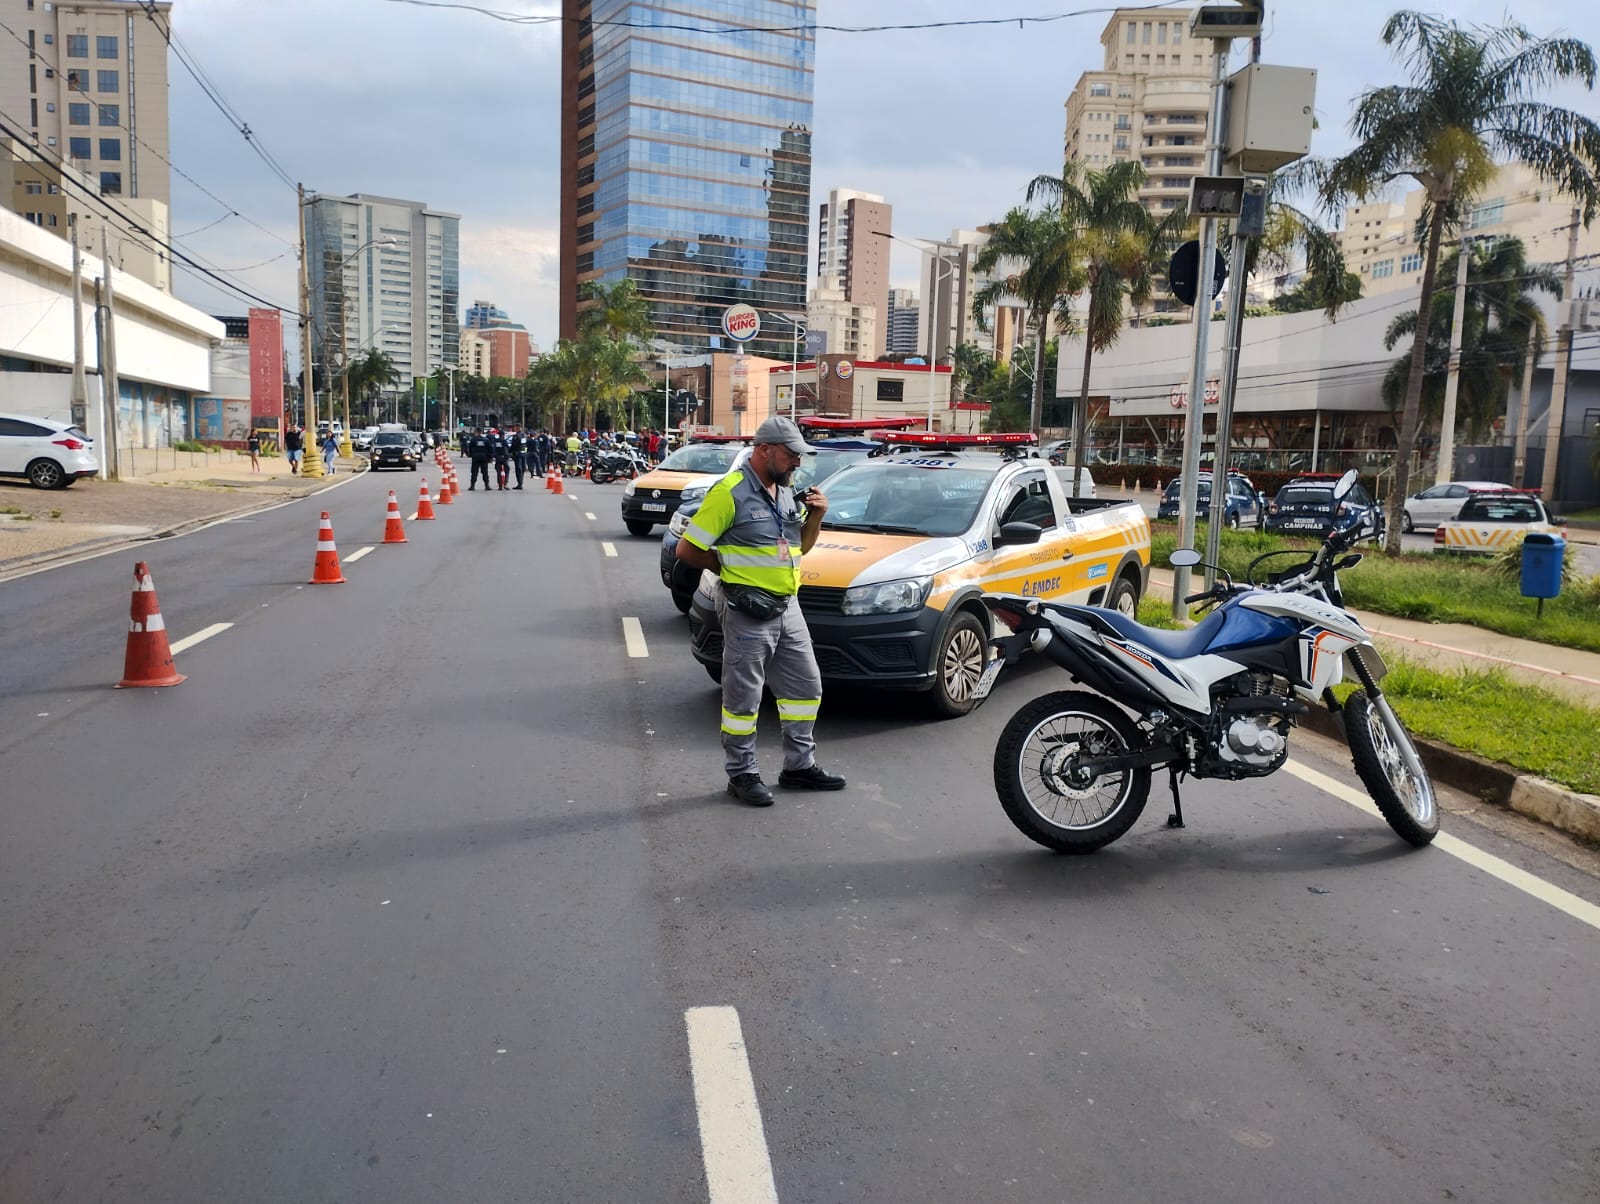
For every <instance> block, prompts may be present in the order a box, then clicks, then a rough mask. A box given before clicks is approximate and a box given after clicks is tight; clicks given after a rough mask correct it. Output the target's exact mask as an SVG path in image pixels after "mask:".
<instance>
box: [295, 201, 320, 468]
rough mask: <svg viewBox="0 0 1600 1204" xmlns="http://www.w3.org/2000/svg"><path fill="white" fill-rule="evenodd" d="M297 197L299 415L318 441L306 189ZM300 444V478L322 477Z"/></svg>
mask: <svg viewBox="0 0 1600 1204" xmlns="http://www.w3.org/2000/svg"><path fill="white" fill-rule="evenodd" d="M296 189H297V191H298V193H299V197H300V413H301V417H302V425H303V426H304V427H305V430H306V432H307V435H308V436H309V440H310V441H313V442H314V441H315V440H316V437H317V391H316V388H315V387H314V386H313V384H312V380H311V267H310V263H309V260H308V257H307V255H306V186H305V185H304V184H298V185H296ZM307 441H308V440H307V436H302V438H301V440H300V448H301V453H300V475H301V476H303V477H311V478H313V479H317V478H320V477H321V476H322V457H321V455H319V454H317V450H316V448H314V447H306V442H307Z"/></svg>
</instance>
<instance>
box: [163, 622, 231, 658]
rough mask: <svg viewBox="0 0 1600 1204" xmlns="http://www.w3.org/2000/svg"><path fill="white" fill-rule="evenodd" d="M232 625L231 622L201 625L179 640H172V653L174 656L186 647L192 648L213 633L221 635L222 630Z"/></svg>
mask: <svg viewBox="0 0 1600 1204" xmlns="http://www.w3.org/2000/svg"><path fill="white" fill-rule="evenodd" d="M232 626H233V624H232V623H213V624H211V626H210V627H202V628H201V629H200V630H199V631H197V632H195V633H194V634H193V635H186V636H184V637H183V639H181V640H175V641H173V644H172V648H171V651H172V654H173V655H174V656H176V655H177V654H178V653H180V652H185V651H187V650H188V649H190V648H193V647H194V646H195V645H196V644H201V643H204V642H205V641H206V640H209V639H210V638H211V637H212V636H214V635H221V634H222V633H223V632H224V631H226V630H228V628H230V627H232Z"/></svg>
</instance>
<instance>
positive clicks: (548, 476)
mask: <svg viewBox="0 0 1600 1204" xmlns="http://www.w3.org/2000/svg"><path fill="white" fill-rule="evenodd" d="M559 475H560V474H559V473H557V472H556V466H555V465H554V464H552V465H550V467H549V468H547V469H546V470H545V474H544V488H545V492H546V493H554V492H555V491H556V477H557V476H559Z"/></svg>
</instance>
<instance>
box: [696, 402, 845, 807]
mask: <svg viewBox="0 0 1600 1204" xmlns="http://www.w3.org/2000/svg"><path fill="white" fill-rule="evenodd" d="M814 454H815V449H814V448H812V447H810V446H809V445H807V443H806V441H805V440H804V439H802V438H801V437H800V430H799V428H798V427H796V426H795V424H794V423H793V422H791V421H790V420H789V419H787V418H768V419H767V420H766V421H765V422H763V423H762V424H761V425H760V426H759V427H757V428H756V434H755V440H754V446H753V447H752V449H751V452H750V458H749V459H748V460H746V461H745V463H744V465H743V466H742V467H740V468H736V469H734V470H733V471H732V472H730V473H729V474H728V475H727V476H725V477H723V478H722V479H721V480H720V481H718V482H717V483H716V484H715V485H713V486H712V487H711V489H710V490H709V491H708V492H707V493H706V498H705V501H704V502H702V503H701V505H700V509H699V510H698V511H697V512H696V513H695V516H694V518H693V519H692V520H691V521H690V523H689V529H688V531H687V532H685V533H684V535H683V538H681V539H680V540H679V541H678V558H679V559H680V560H682V561H684V562H685V563H686V564H690V565H693V566H695V567H696V568H701V569H711V570H712V571H713V572H715V573H717V574H718V576H720V577H721V578H722V591H721V593H722V597H721V598H720V599H719V601H718V603H717V612H718V614H719V615H720V617H721V619H722V749H723V756H724V762H725V764H726V768H727V771H728V793H729V794H731V795H733V796H734V797H735V798H737V799H739V800H740V801H741V802H745V803H749V804H750V805H751V806H752V807H770V806H771V805H772V791H771V789H769V788H768V786H767V785H766V783H765V782H763V781H762V780H761V767H760V763H759V762H758V760H757V758H756V713H757V711H759V710H760V708H761V687H762V686H763V684H767V685H770V686H771V687H772V693H773V696H774V697H775V698H776V699H777V701H778V720H779V723H780V724H781V726H782V728H783V772H782V773H780V774H779V775H778V785H780V786H782V787H785V788H786V789H791V790H841V789H843V788H844V779H843V778H842V777H840V776H838V775H837V774H832V773H829V772H828V771H827V770H825V769H823V768H822V767H821V766H820V765H818V764H817V762H816V747H817V744H816V741H815V739H813V737H812V728H813V727H814V726H815V724H816V721H817V711H818V709H819V708H820V707H821V705H822V675H821V673H819V672H818V670H817V657H816V653H815V651H813V649H812V646H811V633H810V631H808V630H807V628H806V620H805V616H804V615H803V614H801V613H800V603H799V601H798V599H797V598H796V594H797V593H798V592H799V589H800V557H801V556H802V555H803V554H804V553H806V552H809V551H810V550H811V547H812V545H813V544H815V543H816V542H817V532H818V531H819V530H821V527H822V516H823V515H824V514H826V513H827V512H828V499H827V498H826V497H824V496H823V495H822V491H821V490H819V489H808V490H806V491H805V493H804V494H803V495H801V497H799V498H798V499H797V498H796V497H795V494H794V490H793V489H792V488H790V482H791V481H792V480H793V478H794V471H795V469H796V468H798V467H799V466H800V463H801V461H802V460H803V459H804V458H805V457H806V456H808V455H814Z"/></svg>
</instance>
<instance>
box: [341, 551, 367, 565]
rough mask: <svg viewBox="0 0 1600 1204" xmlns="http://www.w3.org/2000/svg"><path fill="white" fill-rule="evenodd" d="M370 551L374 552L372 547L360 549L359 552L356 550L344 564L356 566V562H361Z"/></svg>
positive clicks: (347, 557)
mask: <svg viewBox="0 0 1600 1204" xmlns="http://www.w3.org/2000/svg"><path fill="white" fill-rule="evenodd" d="M370 551H372V549H371V548H370V547H368V548H360V549H358V550H356V551H354V552H351V553H350V555H348V556H346V557H345V558H344V563H345V564H354V563H355V562H356V561H358V560H360V559H361V558H362V557H363V556H365V555H366V554H367V553H368V552H370Z"/></svg>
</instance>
